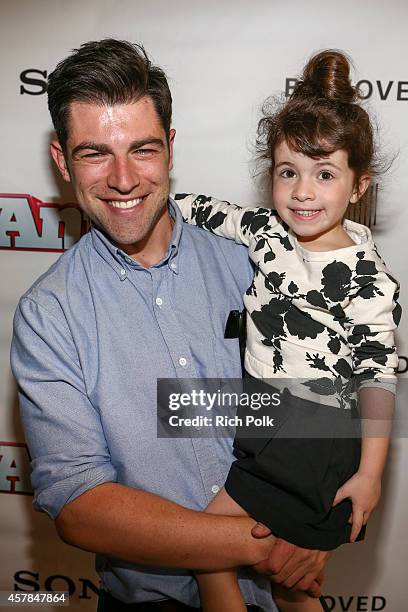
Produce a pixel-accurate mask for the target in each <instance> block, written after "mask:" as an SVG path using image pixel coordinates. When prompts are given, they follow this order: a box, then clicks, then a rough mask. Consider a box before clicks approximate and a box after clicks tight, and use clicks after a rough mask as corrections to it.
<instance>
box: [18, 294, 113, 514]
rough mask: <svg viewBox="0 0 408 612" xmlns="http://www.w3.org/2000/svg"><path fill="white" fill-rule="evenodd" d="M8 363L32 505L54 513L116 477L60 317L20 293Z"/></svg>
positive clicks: (67, 332) (100, 427)
mask: <svg viewBox="0 0 408 612" xmlns="http://www.w3.org/2000/svg"><path fill="white" fill-rule="evenodd" d="M11 362H12V369H13V373H14V375H15V377H16V379H17V381H18V385H19V395H20V410H21V419H22V422H23V425H24V431H25V435H26V440H27V443H28V447H29V450H30V454H31V457H32V484H33V487H34V489H35V497H34V506H35V507H36V508H37V509H39V510H43V511H45V512H47V513H48V514H49V515H50V516H51V517H52V518H55V517H56V516H57V515H58V514H59V512H60V510H61V509H62V507H63V506H64V505H65V504H66V503H68V502H69V501H72V500H73V499H75V498H76V497H77V496H78V495H81V494H82V493H84V492H85V491H87V490H88V489H90V488H92V487H94V486H96V485H98V484H101V483H103V482H112V481H115V480H116V470H115V468H114V467H113V465H112V463H111V458H110V454H109V450H108V447H107V444H106V440H105V436H104V433H103V428H102V425H101V420H100V417H99V413H98V411H97V410H96V409H95V407H94V406H93V405H92V404H91V402H90V401H89V399H88V396H87V393H86V389H85V382H84V379H83V376H82V372H81V367H80V364H79V361H78V357H77V355H76V350H75V346H74V343H73V341H72V337H71V334H70V331H69V328H68V326H67V325H66V324H64V321H63V320H58V319H57V318H56V317H55V316H54V315H51V314H50V313H49V312H47V310H45V309H44V308H43V307H42V306H39V305H38V304H37V303H36V302H35V301H33V300H32V299H29V298H24V299H23V300H22V301H21V302H20V305H19V307H18V309H17V311H16V315H15V319H14V337H13V343H12V349H11Z"/></svg>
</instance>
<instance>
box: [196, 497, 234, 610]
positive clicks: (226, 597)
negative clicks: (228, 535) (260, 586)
mask: <svg viewBox="0 0 408 612" xmlns="http://www.w3.org/2000/svg"><path fill="white" fill-rule="evenodd" d="M205 511H206V512H209V513H210V514H224V515H227V516H243V515H245V516H246V512H245V510H243V509H242V508H241V506H239V505H238V504H237V503H236V502H235V501H234V500H233V499H232V498H231V497H230V496H229V495H228V493H227V492H226V491H225V489H221V491H220V492H219V493H218V494H217V496H216V497H214V499H213V500H212V502H211V503H210V504H209V506H208V508H207V509H206V510H205ZM196 578H197V582H198V587H199V590H200V600H201V607H202V610H203V612H219V611H220V610H222V611H223V612H246V606H245V603H244V600H243V597H242V594H241V591H240V588H239V584H238V579H237V574H236V572H235V571H232V570H230V571H225V572H211V573H209V572H206V573H201V572H198V573H196Z"/></svg>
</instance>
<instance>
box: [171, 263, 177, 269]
mask: <svg viewBox="0 0 408 612" xmlns="http://www.w3.org/2000/svg"><path fill="white" fill-rule="evenodd" d="M170 268H171V269H172V270H177V264H176V263H174V261H173V262H172V263H171V264H170Z"/></svg>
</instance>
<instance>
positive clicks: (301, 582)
mask: <svg viewBox="0 0 408 612" xmlns="http://www.w3.org/2000/svg"><path fill="white" fill-rule="evenodd" d="M269 534H270V530H269V529H268V528H267V527H265V525H262V524H260V523H258V524H257V525H255V527H254V528H253V529H252V535H253V537H255V538H264V537H266V536H268V535H269ZM329 554H330V553H329V552H326V551H321V550H309V549H306V548H300V547H298V546H295V545H294V544H290V543H289V542H286V541H285V540H281V539H280V538H278V539H277V540H276V542H275V544H274V546H273V548H272V551H271V553H270V555H269V557H268V558H267V559H265V560H264V561H261V562H260V563H257V564H256V565H254V569H255V570H256V571H257V572H259V573H261V574H266V575H268V576H270V578H271V580H272V582H276V583H277V584H280V585H281V586H283V587H285V588H287V589H293V590H296V591H306V592H307V593H308V594H309V595H310V596H311V597H316V598H317V597H320V596H321V585H322V582H323V578H324V568H325V565H326V561H327V559H328V557H329Z"/></svg>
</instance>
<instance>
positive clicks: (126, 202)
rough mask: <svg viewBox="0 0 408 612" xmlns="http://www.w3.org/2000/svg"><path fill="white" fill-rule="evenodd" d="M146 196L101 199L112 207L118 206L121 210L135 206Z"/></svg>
mask: <svg viewBox="0 0 408 612" xmlns="http://www.w3.org/2000/svg"><path fill="white" fill-rule="evenodd" d="M145 197H146V196H142V197H140V198H133V199H132V200H103V201H104V202H105V203H106V204H108V206H111V207H112V208H120V209H122V210H130V209H132V208H136V207H137V206H139V204H141V203H142V202H143V200H144V199H145Z"/></svg>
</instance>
